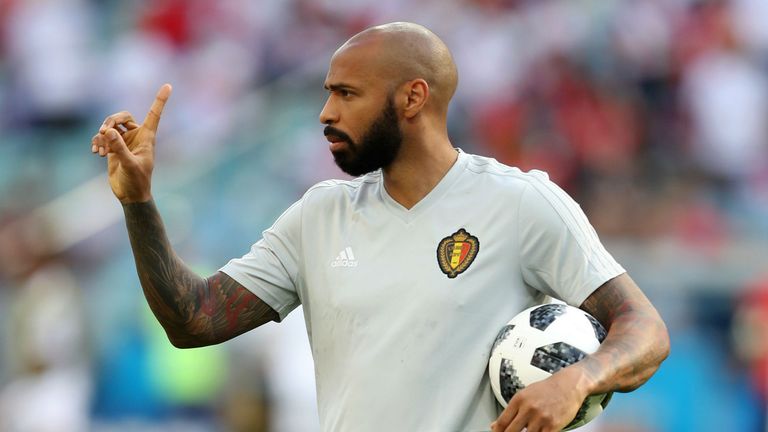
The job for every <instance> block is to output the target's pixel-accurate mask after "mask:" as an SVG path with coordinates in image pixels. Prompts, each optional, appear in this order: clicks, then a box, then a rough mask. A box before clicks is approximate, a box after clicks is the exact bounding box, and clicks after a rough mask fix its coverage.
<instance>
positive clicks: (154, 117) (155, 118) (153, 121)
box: [142, 84, 173, 132]
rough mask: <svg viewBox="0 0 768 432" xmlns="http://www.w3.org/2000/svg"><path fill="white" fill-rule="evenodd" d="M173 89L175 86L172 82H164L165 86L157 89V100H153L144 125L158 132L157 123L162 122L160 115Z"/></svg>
mask: <svg viewBox="0 0 768 432" xmlns="http://www.w3.org/2000/svg"><path fill="white" fill-rule="evenodd" d="M171 90H173V88H172V87H171V85H170V84H163V86H162V87H160V90H158V91H157V95H156V96H155V101H154V102H152V107H151V108H149V112H148V113H147V116H146V117H145V118H144V124H143V125H142V126H143V127H146V128H147V129H149V130H151V131H152V132H157V125H158V124H159V123H160V116H161V115H162V114H163V108H164V107H165V103H166V102H168V97H169V96H171Z"/></svg>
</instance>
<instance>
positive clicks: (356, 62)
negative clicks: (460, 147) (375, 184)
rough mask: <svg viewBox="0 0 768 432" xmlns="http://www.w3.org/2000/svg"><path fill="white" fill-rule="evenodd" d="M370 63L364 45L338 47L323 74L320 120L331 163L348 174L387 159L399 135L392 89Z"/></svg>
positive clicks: (393, 152) (397, 144)
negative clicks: (324, 93)
mask: <svg viewBox="0 0 768 432" xmlns="http://www.w3.org/2000/svg"><path fill="white" fill-rule="evenodd" d="M375 64H376V59H375V58H372V56H371V54H370V51H369V50H364V49H349V50H346V51H341V52H338V53H337V54H336V55H334V56H333V58H332V59H331V67H330V69H329V70H328V75H327V77H326V80H325V88H326V89H327V90H328V92H329V95H328V100H327V101H326V103H325V106H324V107H323V110H322V111H321V112H320V122H321V123H323V124H325V125H326V127H325V130H324V131H323V132H324V134H325V136H326V138H327V139H328V141H329V142H330V145H329V149H330V151H331V153H333V158H334V160H335V161H336V164H337V165H338V166H339V168H341V170H342V171H344V172H346V173H347V174H350V175H352V176H359V175H362V174H365V173H368V172H371V171H374V170H376V169H379V168H383V167H386V166H388V165H389V164H391V163H392V161H393V160H394V159H395V157H396V156H397V153H398V151H399V149H400V146H401V143H402V141H403V136H402V135H403V134H402V131H401V129H400V126H399V123H398V118H397V112H396V110H395V103H394V97H393V93H392V91H391V90H389V89H388V88H387V86H386V85H385V84H384V83H386V78H387V77H380V76H378V72H379V71H378V70H376V67H375Z"/></svg>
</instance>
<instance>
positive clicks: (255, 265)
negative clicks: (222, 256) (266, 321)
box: [220, 201, 302, 320]
mask: <svg viewBox="0 0 768 432" xmlns="http://www.w3.org/2000/svg"><path fill="white" fill-rule="evenodd" d="M301 212H302V201H297V202H296V203H294V204H293V205H292V206H291V207H289V208H288V209H287V210H286V211H285V212H284V213H283V214H282V215H281V216H280V217H279V218H278V219H277V220H276V221H275V223H274V225H272V227H270V228H269V229H267V230H266V231H264V232H263V234H262V238H261V240H259V241H257V242H256V243H254V244H253V246H251V250H250V251H249V252H248V253H247V254H245V255H243V256H242V257H241V258H236V259H233V260H230V261H229V262H228V263H227V264H226V265H225V266H224V267H222V268H221V269H220V271H222V272H224V273H226V274H227V275H229V276H230V277H231V278H233V279H234V280H236V281H237V282H238V283H240V284H242V285H243V286H244V287H245V288H247V289H248V290H249V291H251V292H253V293H254V294H256V296H258V297H259V298H260V299H261V300H263V301H264V302H265V303H267V304H268V305H269V306H270V307H271V308H272V309H274V310H275V311H276V312H277V313H278V314H279V315H280V320H282V319H283V318H285V316H286V315H288V313H289V312H291V311H292V310H293V309H295V308H296V307H297V306H298V305H299V304H300V303H301V301H300V299H299V296H298V294H297V292H298V290H297V279H298V273H299V255H300V253H301Z"/></svg>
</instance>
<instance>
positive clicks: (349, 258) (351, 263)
mask: <svg viewBox="0 0 768 432" xmlns="http://www.w3.org/2000/svg"><path fill="white" fill-rule="evenodd" d="M331 267H357V260H356V259H355V254H354V253H352V248H351V247H349V246H347V247H346V248H344V249H343V250H342V251H341V252H339V256H337V257H336V259H335V260H333V262H332V263H331Z"/></svg>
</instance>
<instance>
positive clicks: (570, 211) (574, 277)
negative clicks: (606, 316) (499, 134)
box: [518, 171, 625, 306]
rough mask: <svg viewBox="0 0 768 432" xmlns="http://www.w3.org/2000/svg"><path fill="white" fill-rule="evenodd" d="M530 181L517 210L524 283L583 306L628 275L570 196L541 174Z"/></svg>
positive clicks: (538, 172) (569, 302)
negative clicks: (614, 280) (599, 290)
mask: <svg viewBox="0 0 768 432" xmlns="http://www.w3.org/2000/svg"><path fill="white" fill-rule="evenodd" d="M529 176H530V179H531V181H530V183H529V184H528V185H527V186H526V188H525V190H524V192H523V195H522V197H521V199H520V203H519V208H518V218H519V225H518V229H519V232H518V234H519V239H520V265H521V270H522V273H523V279H524V280H525V282H526V283H527V284H528V285H530V286H532V287H533V288H535V289H537V290H539V291H541V292H543V293H545V294H547V295H550V296H552V297H555V298H558V299H560V300H563V301H565V302H566V303H568V304H570V305H573V306H580V305H581V304H582V303H583V302H584V300H586V298H587V297H589V295H590V294H592V292H593V291H594V290H596V289H597V288H599V287H600V286H601V285H602V284H604V283H605V282H607V281H608V280H610V279H612V278H614V277H616V276H618V275H620V274H622V273H624V271H625V270H624V269H623V268H622V267H621V265H619V264H618V263H617V262H616V260H615V259H614V258H613V257H612V256H611V255H610V254H609V253H608V251H606V249H605V247H604V246H603V245H602V243H601V242H600V239H599V238H598V236H597V233H596V232H595V230H594V228H593V227H592V225H591V224H590V223H589V221H588V220H587V217H586V215H585V214H584V212H583V211H582V209H581V207H579V205H578V204H577V203H576V202H575V201H574V200H573V199H572V198H571V197H570V196H568V194H566V193H565V192H564V191H563V190H562V189H560V188H559V187H558V186H557V185H555V184H554V183H552V182H551V181H550V180H549V178H548V177H547V175H546V174H545V173H543V172H540V171H532V172H531V173H529Z"/></svg>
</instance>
